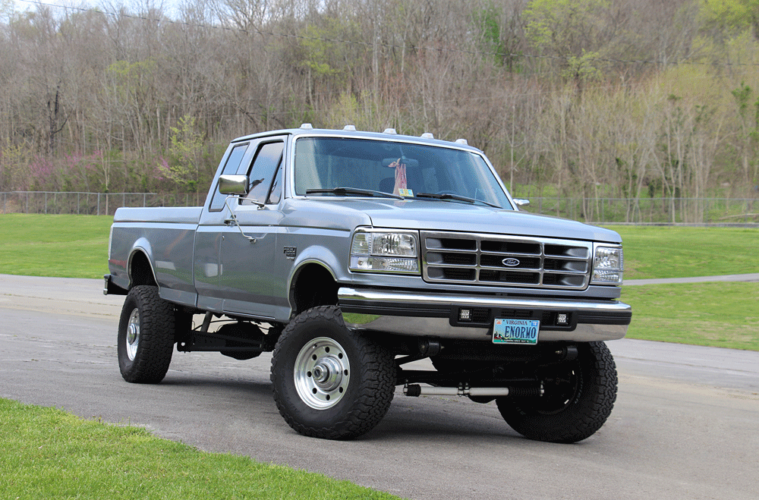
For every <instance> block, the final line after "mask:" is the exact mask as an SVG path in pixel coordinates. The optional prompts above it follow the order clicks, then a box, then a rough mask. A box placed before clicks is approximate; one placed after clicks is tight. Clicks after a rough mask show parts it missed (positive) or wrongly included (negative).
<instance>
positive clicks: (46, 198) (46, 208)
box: [45, 191, 47, 215]
mask: <svg viewBox="0 0 759 500" xmlns="http://www.w3.org/2000/svg"><path fill="white" fill-rule="evenodd" d="M45 215H47V191H45Z"/></svg>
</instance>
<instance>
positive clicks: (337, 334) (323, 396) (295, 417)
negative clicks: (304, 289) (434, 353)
mask: <svg viewBox="0 0 759 500" xmlns="http://www.w3.org/2000/svg"><path fill="white" fill-rule="evenodd" d="M271 381H272V384H273V386H272V389H273V391H274V401H275V402H276V403H277V408H278V409H279V413H280V414H281V415H282V417H283V418H284V419H285V421H286V422H287V423H288V424H289V425H290V427H292V428H293V429H295V430H296V431H297V432H299V433H300V434H303V435H305V436H312V437H318V438H324V439H351V438H355V437H358V436H360V435H362V434H365V433H367V432H369V431H370V430H371V429H373V428H374V427H375V426H376V425H377V424H378V423H379V422H380V421H381V420H382V418H383V417H384V416H385V413H387V410H388V408H390V402H391V401H392V399H393V394H394V391H395V363H394V360H393V356H392V354H391V353H390V351H388V350H387V349H385V348H383V347H382V346H380V345H378V344H376V343H374V342H372V341H371V340H369V339H367V338H366V337H364V336H362V335H359V334H357V333H355V332H353V331H350V330H348V329H347V328H346V327H345V323H344V322H343V317H342V313H341V311H340V309H339V308H337V307H334V306H320V307H315V308H313V309H309V310H308V311H305V312H303V313H301V314H300V315H298V316H297V317H296V318H295V319H294V320H293V321H291V322H290V324H288V325H287V328H285V330H284V331H283V332H282V335H281V336H280V338H279V340H278V341H277V345H276V347H275V348H274V353H273V357H272V362H271Z"/></svg>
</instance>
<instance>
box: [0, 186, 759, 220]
mask: <svg viewBox="0 0 759 500" xmlns="http://www.w3.org/2000/svg"><path fill="white" fill-rule="evenodd" d="M205 199H206V195H205V194H199V193H76V192H48V191H13V192H0V210H1V211H2V212H0V213H26V214H83V215H113V214H114V212H116V209H117V208H119V207H191V206H200V205H202V204H204V203H205ZM523 208H524V209H525V210H527V211H528V212H532V213H537V214H545V215H554V216H557V217H564V218H567V219H573V220H580V221H584V222H590V223H595V224H604V223H630V224H731V223H733V224H734V223H743V224H745V223H759V198H637V199H636V198H554V197H542V198H541V197H535V198H531V199H530V205H528V206H526V207H523Z"/></svg>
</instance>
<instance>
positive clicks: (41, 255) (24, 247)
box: [0, 214, 113, 278]
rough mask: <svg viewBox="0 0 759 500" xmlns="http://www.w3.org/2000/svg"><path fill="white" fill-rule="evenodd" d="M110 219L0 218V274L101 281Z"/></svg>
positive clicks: (33, 216) (75, 216) (6, 216)
mask: <svg viewBox="0 0 759 500" xmlns="http://www.w3.org/2000/svg"><path fill="white" fill-rule="evenodd" d="M112 222H113V217H109V216H100V217H98V216H94V215H26V214H4V215H0V235H2V238H0V274H21V275H26V276H54V277H62V278H102V277H103V275H104V274H106V273H107V272H108V236H109V234H110V227H111V223H112Z"/></svg>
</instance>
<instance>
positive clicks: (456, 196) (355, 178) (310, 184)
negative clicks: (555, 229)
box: [295, 137, 511, 209]
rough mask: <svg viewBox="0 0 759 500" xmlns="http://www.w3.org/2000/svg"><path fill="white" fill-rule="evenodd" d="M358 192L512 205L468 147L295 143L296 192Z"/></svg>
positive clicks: (330, 140) (320, 140)
mask: <svg viewBox="0 0 759 500" xmlns="http://www.w3.org/2000/svg"><path fill="white" fill-rule="evenodd" d="M337 188H340V189H337ZM360 191H372V192H375V193H376V195H380V196H381V195H382V194H383V193H387V194H388V195H396V196H402V197H404V198H418V199H425V200H435V199H437V200H456V201H468V202H473V203H474V202H482V203H484V204H489V205H493V206H497V207H502V208H506V209H511V204H510V203H509V200H508V198H507V196H506V193H504V192H503V190H502V189H501V186H500V185H499V184H498V181H497V180H496V178H495V177H494V176H493V174H492V172H491V171H490V169H489V168H488V165H487V163H485V160H484V159H483V158H482V156H480V155H478V154H475V153H472V152H469V151H462V150H459V149H449V148H444V147H434V146H425V145H420V144H407V143H401V142H392V141H375V140H370V139H349V138H340V137H302V138H299V139H298V140H297V141H296V143H295V192H296V194H298V195H301V196H303V195H308V196H336V195H337V196H346V195H347V196H350V195H353V196H361V195H362V193H361V192H360ZM376 195H375V196H376ZM430 195H453V196H434V197H433V196H430Z"/></svg>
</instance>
